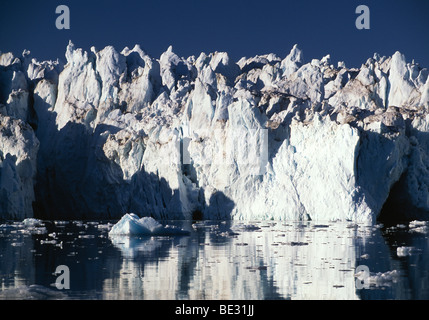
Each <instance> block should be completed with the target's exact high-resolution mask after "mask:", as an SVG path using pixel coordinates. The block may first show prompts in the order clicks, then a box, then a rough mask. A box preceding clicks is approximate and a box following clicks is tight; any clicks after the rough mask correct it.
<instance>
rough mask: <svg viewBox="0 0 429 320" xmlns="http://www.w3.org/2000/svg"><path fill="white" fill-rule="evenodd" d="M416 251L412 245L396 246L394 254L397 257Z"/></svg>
mask: <svg viewBox="0 0 429 320" xmlns="http://www.w3.org/2000/svg"><path fill="white" fill-rule="evenodd" d="M415 251H416V249H415V248H414V247H405V246H404V247H397V248H396V254H397V255H398V257H406V256H409V255H411V254H413V253H414V252H415Z"/></svg>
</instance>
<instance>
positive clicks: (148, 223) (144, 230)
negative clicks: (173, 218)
mask: <svg viewBox="0 0 429 320" xmlns="http://www.w3.org/2000/svg"><path fill="white" fill-rule="evenodd" d="M115 235H128V236H171V235H189V231H186V230H183V229H179V228H177V227H173V226H165V227H164V226H163V225H162V224H160V223H159V222H158V221H156V220H155V219H153V218H151V217H143V218H141V219H140V218H139V217H138V216H137V215H136V214H134V213H127V214H125V215H124V216H123V217H122V218H121V220H119V221H118V223H116V224H115V225H114V226H113V227H112V229H111V230H110V231H109V236H115Z"/></svg>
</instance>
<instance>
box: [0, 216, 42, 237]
mask: <svg viewBox="0 0 429 320" xmlns="http://www.w3.org/2000/svg"><path fill="white" fill-rule="evenodd" d="M0 231H2V232H11V233H19V234H28V235H31V234H45V233H47V232H48V231H47V229H46V227H45V225H44V223H43V221H42V220H39V219H34V218H26V219H24V220H23V221H19V222H13V223H12V224H2V225H0Z"/></svg>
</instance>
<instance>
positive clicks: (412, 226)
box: [408, 220, 429, 233]
mask: <svg viewBox="0 0 429 320" xmlns="http://www.w3.org/2000/svg"><path fill="white" fill-rule="evenodd" d="M428 224H429V222H428V221H419V220H414V221H411V222H410V223H409V225H408V228H409V231H410V232H419V233H427V232H429V228H428Z"/></svg>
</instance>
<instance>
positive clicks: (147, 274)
mask: <svg viewBox="0 0 429 320" xmlns="http://www.w3.org/2000/svg"><path fill="white" fill-rule="evenodd" d="M173 223H174V224H175V225H177V226H178V227H180V228H183V229H186V230H189V231H191V233H190V235H189V236H180V237H141V238H139V237H113V238H109V236H108V230H109V227H110V226H111V225H109V224H106V223H105V222H81V221H70V222H56V223H52V222H45V227H46V230H45V231H44V232H39V233H38V232H29V230H28V228H25V227H23V226H21V227H16V226H15V227H14V226H13V224H9V225H7V226H9V227H7V226H6V225H3V227H0V277H1V278H0V280H1V282H0V289H1V292H0V298H2V299H13V298H26V299H30V298H34V299H62V298H67V299H169V300H176V299H190V300H195V299H228V300H233V299H243V300H244V299H246V300H252V299H258V300H262V299H428V298H429V283H428V279H429V277H428V266H429V257H428V252H429V251H428V234H427V233H410V232H409V230H408V229H407V228H380V227H374V226H363V225H355V224H349V223H327V224H314V223H311V222H306V223H302V222H296V223H291V222H283V221H278V222H277V221H265V222H260V221H259V222H258V221H253V222H252V221H250V222H236V221H235V222H234V221H227V222H225V221H223V222H217V221H203V222H198V223H194V224H192V223H191V222H189V221H180V222H171V221H170V222H169V224H173ZM11 226H12V227H11ZM401 246H409V247H413V248H414V249H415V250H413V251H412V252H411V253H410V254H409V255H405V256H402V255H400V256H398V254H397V248H398V247H401ZM58 265H67V266H68V267H69V269H70V285H71V288H70V290H61V291H60V290H57V289H56V288H55V286H53V285H52V284H53V283H54V282H55V279H56V276H55V275H53V272H54V271H55V269H56V267H57V266H58ZM358 265H366V266H368V268H369V270H370V271H371V275H372V276H373V278H374V277H376V275H377V273H386V272H388V271H392V270H398V271H399V272H400V276H399V277H397V278H394V279H392V280H387V281H384V282H383V283H382V284H380V283H376V282H373V284H372V285H371V286H370V288H369V289H357V288H356V278H355V270H356V267H357V266H358ZM376 284H378V286H377V285H376ZM59 293H60V294H59Z"/></svg>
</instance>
